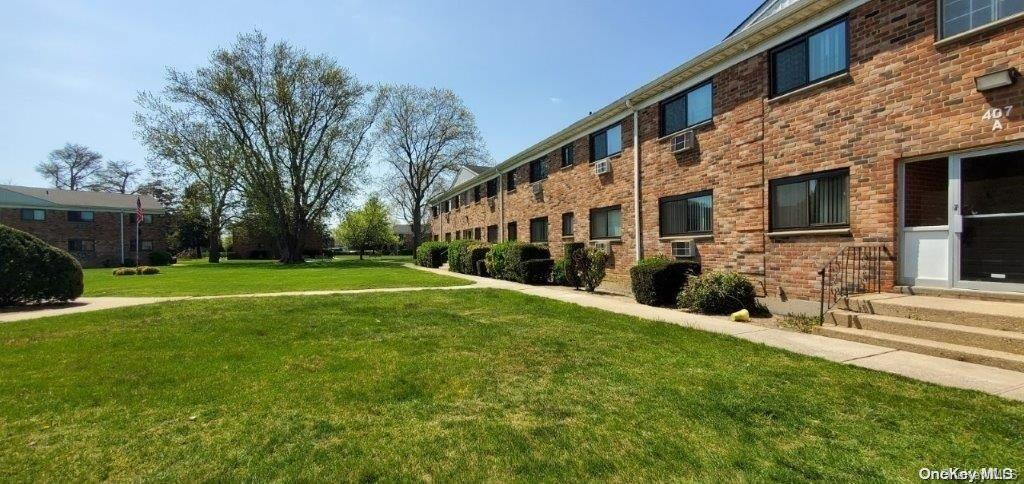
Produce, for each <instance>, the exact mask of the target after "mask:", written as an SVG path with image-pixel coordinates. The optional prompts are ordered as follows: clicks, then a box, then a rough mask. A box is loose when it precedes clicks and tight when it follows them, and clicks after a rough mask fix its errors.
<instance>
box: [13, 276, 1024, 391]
mask: <svg viewBox="0 0 1024 484" xmlns="http://www.w3.org/2000/svg"><path fill="white" fill-rule="evenodd" d="M405 265H406V266H408V267H412V268H415V269H418V270H423V271H428V272H434V273H437V274H443V275H448V276H455V277H460V278H463V279H467V280H470V281H473V282H474V283H475V284H472V285H466V286H446V287H395V288H384V289H351V290H339V291H295V292H276V293H261V294H228V295H219V296H200V297H94V298H81V299H79V300H78V301H75V302H74V303H71V304H67V305H62V306H42V307H39V308H34V309H31V310H21V311H17V312H0V322H8V321H19V320H25V319H34V318H42V317H47V316H58V315H62V314H72V313H80V312H86V311H98V310H102V309H111V308H120V307H129V306H138V305H140V304H152V303H158V302H166V301H175V300H190V299H225V298H239V297H277V296H311V295H317V296H319V295H334V294H366V293H388V292H406V291H427V290H431V291H435V290H437V291H441V290H444V291H448V290H462V289H481V288H495V289H507V290H512V291H518V292H522V293H524V294H530V295H534V296H539V297H546V298H549V299H556V300H559V301H564V302H568V303H574V304H579V305H581V306H587V307H593V308H597V309H603V310H606V311H610V312H613V313H617V314H624V315H628V316H635V317H638V318H643V319H651V320H655V321H662V322H666V323H671V324H676V325H679V326H683V327H687V328H694V329H698V330H702V331H710V332H712V333H719V334H725V335H729V336H734V337H736V338H741V339H745V340H748V341H753V342H755V343H762V344H765V345H768V346H772V347H775V348H781V349H784V350H789V351H792V352H794V353H800V354H804V355H810V356H816V357H819V358H824V359H826V360H830V361H835V362H839V363H844V364H849V365H854V366H860V367H863V368H870V369H872V370H878V371H884V372H887V373H893V374H896V375H902V376H905V377H908V378H914V379H917V380H922V381H927V382H931V383H936V384H939V385H944V386H949V387H956V388H966V389H971V390H979V391H982V392H985V393H991V394H993V395H999V396H1002V397H1005V398H1010V399H1014V400H1021V401H1024V373H1022V372H1017V371H1011V370H1004V369H1001V368H993V367H989V366H983V365H977V364H973V363H965V362H962V361H956V360H950V359H947V358H938V357H935V356H928V355H920V354H917V353H910V352H906V351H901V350H896V349H892V348H886V347H883V346H875V345H869V344H864V343H856V342H853V341H845V340H840V339H834V338H828V337H825V336H819V335H813V334H805V333H797V332H793V331H785V330H780V329H773V328H765V327H763V326H757V325H754V324H747V323H734V322H732V321H729V320H727V319H725V318H723V317H715V316H704V315H699V314H690V313H685V312H682V311H677V310H674V309H666V308H655V307H651V306H644V305H642V304H639V303H637V302H636V301H634V300H633V299H632V298H630V297H625V296H620V295H614V294H591V293H587V292H583V291H576V290H573V289H570V288H567V287H558V286H528V285H524V284H518V283H515V282H508V281H500V280H496V279H489V278H485V277H476V276H469V275H465V274H457V273H453V272H448V271H446V270H441V269H427V268H424V267H419V266H415V265H412V264H405Z"/></svg>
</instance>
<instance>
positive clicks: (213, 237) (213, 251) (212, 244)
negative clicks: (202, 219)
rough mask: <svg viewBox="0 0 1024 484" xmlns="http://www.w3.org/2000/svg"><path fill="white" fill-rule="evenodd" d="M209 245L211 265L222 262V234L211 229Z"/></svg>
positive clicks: (208, 251)
mask: <svg viewBox="0 0 1024 484" xmlns="http://www.w3.org/2000/svg"><path fill="white" fill-rule="evenodd" d="M208 242H209V244H208V245H207V247H206V251H207V253H208V255H209V258H208V259H207V260H209V261H210V263H211V264H217V263H219V262H220V234H219V233H218V232H217V231H214V230H213V229H212V228H211V229H210V237H209V241H208Z"/></svg>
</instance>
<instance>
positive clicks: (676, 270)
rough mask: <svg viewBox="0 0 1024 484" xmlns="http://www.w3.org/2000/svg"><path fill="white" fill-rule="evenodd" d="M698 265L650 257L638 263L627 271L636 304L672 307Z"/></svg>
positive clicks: (697, 268) (696, 270)
mask: <svg viewBox="0 0 1024 484" xmlns="http://www.w3.org/2000/svg"><path fill="white" fill-rule="evenodd" d="M699 268H700V265H698V264H696V263H694V262H689V261H675V260H670V259H668V258H667V257H661V256H659V257H651V258H647V259H643V260H641V261H640V262H638V263H637V264H636V265H635V266H633V268H632V269H630V270H629V278H630V282H631V285H632V288H633V297H634V298H636V302H638V303H640V304H646V305H648V306H673V305H675V304H676V300H677V299H678V297H679V291H682V290H683V286H685V285H686V278H687V276H689V275H695V274H697V273H698V272H699V270H700V269H699Z"/></svg>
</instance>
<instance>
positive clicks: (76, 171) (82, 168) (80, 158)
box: [36, 143, 103, 190]
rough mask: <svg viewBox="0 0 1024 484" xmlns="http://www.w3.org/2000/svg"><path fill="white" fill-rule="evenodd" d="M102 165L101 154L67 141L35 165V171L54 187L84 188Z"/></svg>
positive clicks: (67, 188)
mask: <svg viewBox="0 0 1024 484" xmlns="http://www.w3.org/2000/svg"><path fill="white" fill-rule="evenodd" d="M102 167H103V156H102V155H100V154H99V153H97V152H95V151H92V150H90V149H89V148H88V147H85V146H82V145H80V144H74V143H67V144H65V145H64V147H63V148H60V149H56V150H53V151H51V152H50V155H49V157H48V158H47V161H44V162H42V163H40V164H38V165H36V172H38V173H39V174H40V175H42V176H43V177H44V178H46V179H47V180H49V181H50V183H51V184H52V185H53V186H54V188H61V189H64V190H84V189H86V188H87V187H88V186H89V183H90V181H91V179H92V177H93V175H95V174H96V172H97V171H99V170H100V169H101V168H102Z"/></svg>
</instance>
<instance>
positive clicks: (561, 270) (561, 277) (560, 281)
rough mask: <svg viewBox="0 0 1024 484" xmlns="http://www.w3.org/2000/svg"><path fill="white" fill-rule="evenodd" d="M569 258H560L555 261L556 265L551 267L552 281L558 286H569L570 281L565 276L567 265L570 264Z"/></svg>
mask: <svg viewBox="0 0 1024 484" xmlns="http://www.w3.org/2000/svg"><path fill="white" fill-rule="evenodd" d="M568 262H569V261H568V259H558V260H556V261H555V266H554V267H553V268H552V269H551V283H552V284H555V285H557V286H568V285H569V281H568V280H567V279H566V278H565V266H566V265H568Z"/></svg>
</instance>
